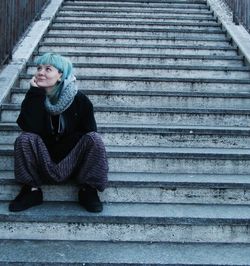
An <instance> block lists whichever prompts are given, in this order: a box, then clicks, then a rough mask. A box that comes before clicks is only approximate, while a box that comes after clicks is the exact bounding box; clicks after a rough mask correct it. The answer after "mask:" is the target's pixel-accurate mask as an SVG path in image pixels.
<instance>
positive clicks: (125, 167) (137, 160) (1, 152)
mask: <svg viewBox="0 0 250 266" xmlns="http://www.w3.org/2000/svg"><path fill="white" fill-rule="evenodd" d="M13 149H14V148H13V145H0V169H1V170H4V171H5V170H6V171H7V170H13V165H14V158H13V154H14V150H13ZM107 155H108V158H109V166H110V169H109V170H110V171H111V172H131V171H132V172H149V173H150V172H158V173H168V174H170V173H176V174H180V173H186V174H222V173H223V174H230V175H232V174H233V175H234V174H237V175H238V174H242V175H245V174H249V173H250V170H249V169H250V167H249V166H250V152H249V149H225V148H222V149H219V148H166V147H154V146H148V147H145V146H144V147H139V146H132V147H131V146H126V147H122V146H108V147H107Z"/></svg>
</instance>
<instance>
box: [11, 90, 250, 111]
mask: <svg viewBox="0 0 250 266" xmlns="http://www.w3.org/2000/svg"><path fill="white" fill-rule="evenodd" d="M27 91H28V90H27V89H20V88H13V89H12V90H11V97H10V103H13V104H20V103H21V102H22V101H23V99H24V96H25V93H26V92H27ZM80 91H82V92H83V93H84V94H85V95H87V96H88V97H89V98H90V100H91V101H92V102H93V104H94V106H111V107H112V106H124V107H134V106H137V107H150V108H152V107H153V108H155V107H168V108H208V109H211V108H217V107H218V106H220V108H229V109H230V108H235V109H237V108H239V109H247V108H248V107H249V106H250V93H198V92H189V93H185V92H171V91H170V92H169V91H168V90H166V91H164V92H163V91H143V90H142V91H124V90H116V91H114V90H105V89H103V90H88V89H85V90H82V89H80Z"/></svg>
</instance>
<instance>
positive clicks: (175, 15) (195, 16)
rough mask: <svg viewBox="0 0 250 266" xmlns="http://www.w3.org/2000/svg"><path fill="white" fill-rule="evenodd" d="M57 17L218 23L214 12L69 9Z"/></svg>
mask: <svg viewBox="0 0 250 266" xmlns="http://www.w3.org/2000/svg"><path fill="white" fill-rule="evenodd" d="M57 16H73V17H86V18H87V17H94V18H140V19H150V20H164V21H166V20H169V19H175V20H177V21H178V20H179V19H181V20H185V21H186V20H191V21H195V20H199V21H202V20H206V21H214V20H215V21H217V20H216V18H215V17H214V16H213V14H212V12H211V13H208V14H202V13H197V12H192V13H191V14H190V13H185V12H182V13H180V12H178V11H177V12H176V11H172V12H171V13H165V14H163V13H159V12H157V13H155V12H152V13H147V12H142V13H141V12H140V11H137V10H133V11H131V12H126V11H120V10H118V9H116V10H115V11H107V9H103V10H102V11H101V10H99V11H97V10H95V11H94V10H93V11H87V10H84V11H82V10H80V11H79V10H75V9H69V8H60V9H59V12H58V13H57Z"/></svg>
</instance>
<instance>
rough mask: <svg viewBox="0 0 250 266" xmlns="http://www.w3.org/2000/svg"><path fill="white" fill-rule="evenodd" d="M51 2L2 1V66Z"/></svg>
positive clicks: (0, 3) (0, 41) (0, 14)
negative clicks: (22, 36) (32, 23)
mask: <svg viewBox="0 0 250 266" xmlns="http://www.w3.org/2000/svg"><path fill="white" fill-rule="evenodd" d="M50 1H51V0H0V36H1V37H0V66H1V65H2V64H4V63H5V62H6V61H7V60H9V59H11V57H12V50H13V47H14V46H15V44H16V43H17V41H18V40H19V38H20V37H21V35H22V34H23V33H24V32H25V30H26V29H27V28H28V26H29V24H30V23H31V22H32V21H33V20H34V19H35V18H37V17H39V14H41V12H42V10H43V7H44V6H45V5H46V4H47V3H48V2H50Z"/></svg>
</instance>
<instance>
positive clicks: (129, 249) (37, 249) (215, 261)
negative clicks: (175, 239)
mask: <svg viewBox="0 0 250 266" xmlns="http://www.w3.org/2000/svg"><path fill="white" fill-rule="evenodd" d="M0 249H1V258H0V262H1V263H3V262H21V263H22V262H27V263H36V265H40V263H41V265H45V264H46V265H52V264H53V265H55V266H56V265H59V263H60V265H73V263H78V264H77V265H83V264H85V263H87V264H88V265H92V264H93V265H128V264H131V265H132V264H133V263H134V264H133V265H135V264H138V265H142V264H143V265H152V264H157V265H187V266H190V265H222V264H223V265H225V266H243V265H248V264H249V261H250V245H249V244H213V243H185V244H183V243H133V242H93V241H92V242H91V241H89V242H87V241H81V240H77V241H72V240H71V241H67V240H49V241H48V240H26V239H24V240H0ZM225 254H226V256H225ZM50 263H51V264H50ZM57 263H58V264H57ZM71 263H72V264H71ZM112 263H113V264H112Z"/></svg>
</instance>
